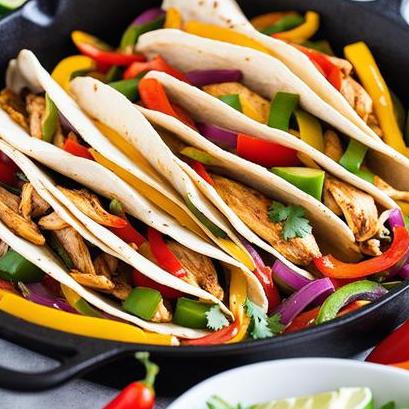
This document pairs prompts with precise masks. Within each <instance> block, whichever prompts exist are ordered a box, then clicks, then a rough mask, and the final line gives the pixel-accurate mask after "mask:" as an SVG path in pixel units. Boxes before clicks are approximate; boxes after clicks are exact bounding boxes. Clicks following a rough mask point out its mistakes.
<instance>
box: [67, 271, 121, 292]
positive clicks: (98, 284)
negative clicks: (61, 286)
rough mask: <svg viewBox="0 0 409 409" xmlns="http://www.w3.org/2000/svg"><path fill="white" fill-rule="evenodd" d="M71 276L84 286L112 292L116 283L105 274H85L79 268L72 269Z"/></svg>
mask: <svg viewBox="0 0 409 409" xmlns="http://www.w3.org/2000/svg"><path fill="white" fill-rule="evenodd" d="M70 276H71V277H72V278H73V279H74V280H75V281H76V282H77V283H79V284H81V285H83V286H84V287H88V288H92V289H94V290H99V291H105V292H111V291H112V290H113V289H114V287H115V284H114V283H113V282H112V281H111V280H110V279H109V278H107V277H105V276H98V275H95V274H84V273H81V272H80V271H77V270H71V272H70Z"/></svg>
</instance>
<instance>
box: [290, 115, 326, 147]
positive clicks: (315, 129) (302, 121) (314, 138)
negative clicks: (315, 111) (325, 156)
mask: <svg viewBox="0 0 409 409" xmlns="http://www.w3.org/2000/svg"><path fill="white" fill-rule="evenodd" d="M295 118H296V120H297V124H298V129H299V131H300V139H301V140H303V141H304V142H306V143H308V145H310V146H312V147H313V148H315V149H317V150H319V151H320V152H324V137H323V134H322V127H321V124H320V121H319V120H318V119H317V118H315V117H314V116H312V115H311V114H309V113H307V112H305V111H302V110H300V109H298V110H296V111H295Z"/></svg>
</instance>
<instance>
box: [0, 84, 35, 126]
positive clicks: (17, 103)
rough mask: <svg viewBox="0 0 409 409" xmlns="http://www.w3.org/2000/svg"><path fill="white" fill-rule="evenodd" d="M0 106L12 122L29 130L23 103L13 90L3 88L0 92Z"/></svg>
mask: <svg viewBox="0 0 409 409" xmlns="http://www.w3.org/2000/svg"><path fill="white" fill-rule="evenodd" d="M0 108H1V109H3V110H4V111H5V112H6V113H7V114H8V115H9V116H10V118H11V119H12V120H13V121H14V122H16V123H17V124H18V125H20V126H21V127H22V128H24V129H25V130H26V131H28V130H29V127H28V122H27V112H26V108H25V106H24V103H23V102H22V101H21V99H20V98H19V97H18V96H17V95H16V94H15V93H14V92H13V91H10V90H9V89H4V90H2V91H1V92H0Z"/></svg>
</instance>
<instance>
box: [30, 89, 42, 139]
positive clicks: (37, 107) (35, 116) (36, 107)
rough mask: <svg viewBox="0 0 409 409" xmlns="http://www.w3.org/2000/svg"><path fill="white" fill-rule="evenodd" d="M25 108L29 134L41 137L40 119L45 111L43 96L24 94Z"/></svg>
mask: <svg viewBox="0 0 409 409" xmlns="http://www.w3.org/2000/svg"><path fill="white" fill-rule="evenodd" d="M26 110H27V112H28V120H29V124H30V135H31V136H33V137H34V138H37V139H42V137H43V132H42V120H43V116H44V113H45V98H44V97H42V96H38V95H35V94H28V95H27V96H26Z"/></svg>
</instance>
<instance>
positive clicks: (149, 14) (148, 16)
mask: <svg viewBox="0 0 409 409" xmlns="http://www.w3.org/2000/svg"><path fill="white" fill-rule="evenodd" d="M164 15H165V12H164V11H163V10H162V9H161V8H160V7H153V8H151V9H148V10H145V11H144V12H143V13H141V14H140V15H139V16H138V17H136V18H135V20H134V21H133V22H132V24H133V25H135V26H138V25H141V24H146V23H149V22H150V21H153V20H156V19H157V18H159V17H161V16H164Z"/></svg>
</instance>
